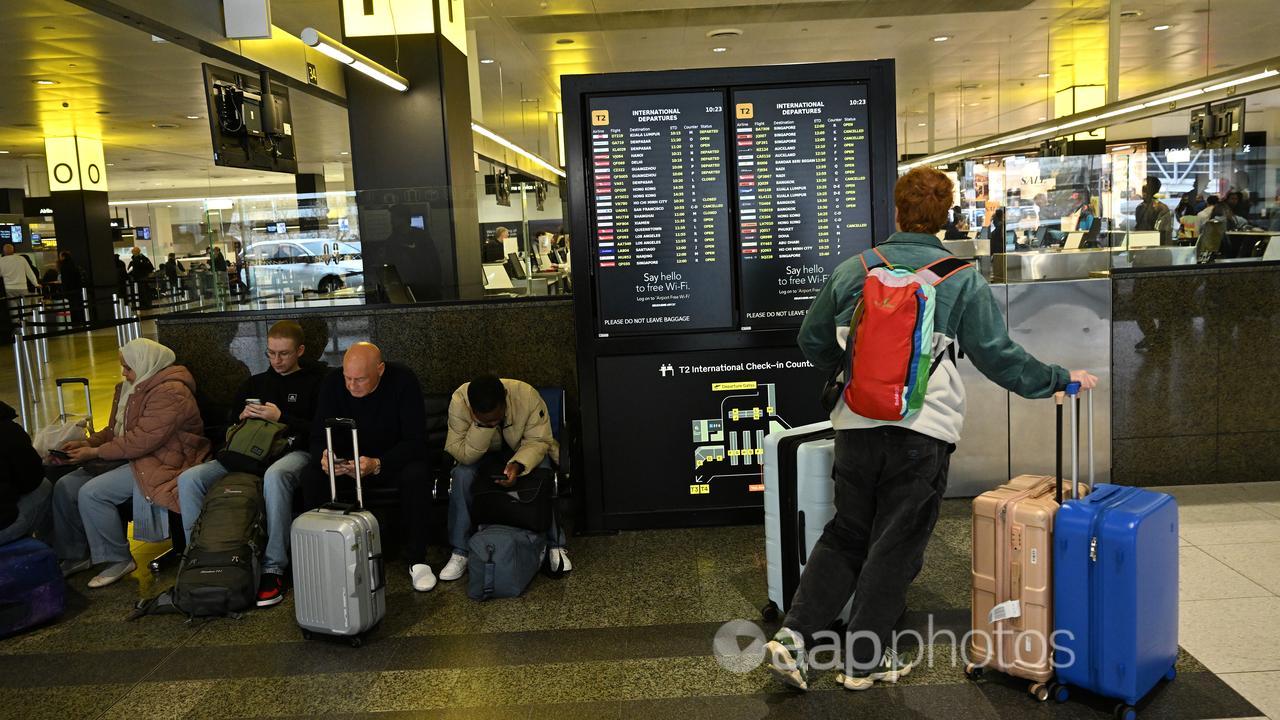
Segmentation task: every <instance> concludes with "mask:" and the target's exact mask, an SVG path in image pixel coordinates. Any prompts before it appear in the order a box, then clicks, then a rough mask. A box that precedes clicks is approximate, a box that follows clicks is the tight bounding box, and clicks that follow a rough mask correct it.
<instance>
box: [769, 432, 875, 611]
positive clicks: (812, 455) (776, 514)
mask: <svg viewBox="0 0 1280 720" xmlns="http://www.w3.org/2000/svg"><path fill="white" fill-rule="evenodd" d="M835 435H836V433H835V430H833V429H832V427H831V423H830V422H820V423H813V424H812V425H802V426H800V427H796V428H790V429H788V430H781V431H778V432H774V433H770V434H768V435H766V436H765V439H764V537H765V565H766V571H765V574H766V578H767V582H768V585H769V604H767V605H765V606H764V608H762V609H761V613H762V614H763V615H764V617H765V619H766V620H769V621H773V620H775V619H777V617H778V614H779V613H780V612H785V611H786V610H787V608H788V607H789V606H790V604H791V596H792V595H794V594H795V591H796V588H797V587H799V585H800V576H801V575H802V574H803V573H804V567H805V564H806V563H807V562H808V561H809V553H811V552H813V546H814V545H816V544H817V542H818V538H820V537H822V530H823V528H825V527H826V526H827V523H828V522H830V521H831V518H833V517H835V512H836V509H835V481H834V480H833V479H832V477H831V469H832V467H833V465H834V464H835ZM852 606H853V598H850V599H849V602H848V603H847V604H846V605H845V608H844V611H843V612H841V614H840V617H839V618H838V620H839V621H840V622H841V623H843V624H847V623H848V622H849V615H850V611H851V609H852Z"/></svg>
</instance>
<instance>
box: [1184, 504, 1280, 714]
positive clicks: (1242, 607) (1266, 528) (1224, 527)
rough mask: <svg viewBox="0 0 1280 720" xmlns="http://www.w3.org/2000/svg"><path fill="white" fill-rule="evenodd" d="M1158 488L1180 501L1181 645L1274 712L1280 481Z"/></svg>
mask: <svg viewBox="0 0 1280 720" xmlns="http://www.w3.org/2000/svg"><path fill="white" fill-rule="evenodd" d="M1160 489H1162V490H1163V491H1165V492H1168V493H1171V494H1173V495H1174V496H1175V497H1176V498H1177V499H1178V505H1179V523H1180V528H1179V534H1180V536H1181V537H1182V539H1183V543H1184V545H1183V547H1182V549H1181V553H1182V564H1181V573H1182V574H1181V588H1180V596H1181V601H1182V602H1181V607H1180V610H1181V618H1180V628H1179V633H1180V635H1179V639H1180V640H1181V643H1182V646H1183V647H1184V648H1185V649H1186V650H1187V651H1188V652H1190V653H1191V654H1192V655H1194V656H1195V657H1196V659H1198V660H1200V661H1201V662H1203V663H1204V664H1205V666H1206V667H1208V668H1209V669H1210V670H1212V671H1213V672H1215V673H1217V674H1218V676H1219V677H1221V678H1222V679H1223V680H1224V681H1226V682H1227V684H1228V685H1230V686H1231V687H1233V688H1235V689H1236V690H1237V691H1238V692H1239V693H1240V694H1241V695H1243V696H1244V697H1245V698H1246V699H1248V700H1249V701H1250V702H1251V703H1253V704H1254V705H1255V706H1257V707H1258V709H1259V710H1261V711H1263V712H1264V713H1266V714H1267V715H1268V716H1270V717H1273V718H1280V482H1267V483H1247V484H1235V485H1199V486H1192V487H1177V488H1160Z"/></svg>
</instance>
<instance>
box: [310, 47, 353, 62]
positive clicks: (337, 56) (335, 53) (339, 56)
mask: <svg viewBox="0 0 1280 720" xmlns="http://www.w3.org/2000/svg"><path fill="white" fill-rule="evenodd" d="M315 49H316V50H319V51H320V52H322V53H324V54H325V55H328V56H329V57H331V58H333V59H334V60H337V61H338V62H340V63H342V64H343V65H350V64H351V63H353V62H355V61H356V59H355V58H353V57H351V56H350V55H348V54H346V53H344V52H342V51H341V50H339V49H338V48H336V47H333V46H332V45H329V44H328V43H320V44H318V45H316V46H315Z"/></svg>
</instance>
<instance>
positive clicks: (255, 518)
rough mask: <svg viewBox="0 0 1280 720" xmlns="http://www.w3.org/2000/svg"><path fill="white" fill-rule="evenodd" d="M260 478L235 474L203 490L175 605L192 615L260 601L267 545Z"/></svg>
mask: <svg viewBox="0 0 1280 720" xmlns="http://www.w3.org/2000/svg"><path fill="white" fill-rule="evenodd" d="M266 540H267V522H266V507H265V505H264V503H263V499H262V478H259V477H256V476H254V475H249V474H248V473H231V474H229V475H227V476H226V477H224V478H222V479H221V480H219V481H218V482H217V483H215V484H214V486H213V487H212V488H210V489H209V493H208V494H207V495H205V498H204V505H203V506H201V508H200V518H199V519H198V520H196V524H195V528H194V529H193V530H192V532H191V538H189V539H188V541H187V550H186V552H184V553H183V554H182V564H181V565H179V566H178V582H177V584H176V585H174V586H173V604H174V605H175V606H177V608H178V609H179V610H181V611H182V612H184V613H186V614H187V615H192V616H204V615H231V614H234V613H238V612H241V611H243V610H249V609H250V608H253V607H254V606H256V605H257V600H258V572H259V570H260V568H259V565H260V562H261V556H262V551H263V549H264V548H265V547H266Z"/></svg>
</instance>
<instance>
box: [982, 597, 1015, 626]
mask: <svg viewBox="0 0 1280 720" xmlns="http://www.w3.org/2000/svg"><path fill="white" fill-rule="evenodd" d="M1017 617H1022V601H1021V600H1009V601H1006V602H1002V603H1000V604H999V605H996V606H995V607H993V608H991V612H990V613H989V614H988V615H987V620H988V622H990V623H991V624H992V625H995V624H996V623H998V622H1000V621H1001V620H1012V619H1013V618H1017Z"/></svg>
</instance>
